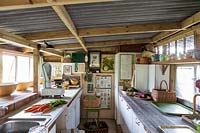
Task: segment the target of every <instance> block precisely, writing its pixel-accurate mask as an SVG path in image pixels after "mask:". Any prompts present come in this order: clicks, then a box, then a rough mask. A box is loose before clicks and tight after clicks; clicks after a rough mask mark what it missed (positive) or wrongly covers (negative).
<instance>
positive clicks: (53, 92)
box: [41, 62, 65, 97]
mask: <svg viewBox="0 0 200 133" xmlns="http://www.w3.org/2000/svg"><path fill="white" fill-rule="evenodd" d="M42 72H43V76H44V84H43V86H44V88H43V89H42V91H41V95H42V96H52V97H54V96H61V97H62V96H64V93H65V91H64V89H63V88H52V86H51V64H49V63H48V62H46V63H44V64H43V65H42Z"/></svg>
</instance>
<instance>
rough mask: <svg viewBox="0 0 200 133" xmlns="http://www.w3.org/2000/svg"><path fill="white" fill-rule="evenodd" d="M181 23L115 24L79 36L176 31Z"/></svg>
mask: <svg viewBox="0 0 200 133" xmlns="http://www.w3.org/2000/svg"><path fill="white" fill-rule="evenodd" d="M180 28H181V26H180V24H179V23H171V24H166V23H159V24H135V25H129V26H115V27H107V28H106V27H105V28H85V29H79V30H78V36H79V37H93V36H107V35H120V34H138V33H152V32H161V31H176V30H178V29H180ZM20 36H23V37H24V38H26V39H28V40H33V41H40V40H48V39H68V38H74V35H73V34H72V33H71V32H70V31H51V32H39V33H28V34H20Z"/></svg>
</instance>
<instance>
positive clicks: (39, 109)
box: [24, 99, 67, 113]
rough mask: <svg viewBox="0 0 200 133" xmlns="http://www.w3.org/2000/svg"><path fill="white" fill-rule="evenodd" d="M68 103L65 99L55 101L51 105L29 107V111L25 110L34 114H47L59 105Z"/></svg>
mask: <svg viewBox="0 0 200 133" xmlns="http://www.w3.org/2000/svg"><path fill="white" fill-rule="evenodd" d="M66 103H67V102H66V101H65V100H63V99H59V100H53V101H51V102H50V103H44V104H34V105H32V106H31V107H29V108H28V109H25V110H24V111H25V112H32V113H36V112H43V113H46V112H48V111H50V110H52V109H53V108H54V107H58V106H59V105H62V104H66Z"/></svg>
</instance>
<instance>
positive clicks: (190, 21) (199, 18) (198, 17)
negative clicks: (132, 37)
mask: <svg viewBox="0 0 200 133" xmlns="http://www.w3.org/2000/svg"><path fill="white" fill-rule="evenodd" d="M198 23H200V12H197V13H195V14H194V15H192V16H190V17H189V18H187V19H185V20H183V21H182V22H181V23H180V25H181V29H178V30H177V31H172V32H169V31H168V32H162V33H159V34H158V35H156V36H155V37H153V41H154V42H158V41H160V40H162V39H164V38H167V37H169V36H171V35H173V34H175V33H177V32H179V31H181V30H185V29H187V28H189V27H191V26H193V25H195V24H198Z"/></svg>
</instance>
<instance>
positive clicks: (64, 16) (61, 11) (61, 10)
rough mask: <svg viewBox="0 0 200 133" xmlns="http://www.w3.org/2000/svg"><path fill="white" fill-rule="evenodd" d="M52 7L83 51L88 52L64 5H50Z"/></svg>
mask: <svg viewBox="0 0 200 133" xmlns="http://www.w3.org/2000/svg"><path fill="white" fill-rule="evenodd" d="M52 8H53V9H54V11H55V12H56V13H57V15H58V16H59V17H60V19H61V20H62V21H63V23H64V24H65V26H66V27H67V28H68V29H69V31H70V32H71V33H72V34H73V35H74V37H75V38H76V39H77V40H78V42H79V43H80V45H81V46H82V47H83V49H84V50H85V52H88V50H87V48H86V46H85V42H84V40H83V38H82V37H79V36H78V32H77V29H76V27H75V25H74V23H73V21H72V19H71V17H70V15H69V13H68V12H67V10H66V9H65V7H64V6H52Z"/></svg>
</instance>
